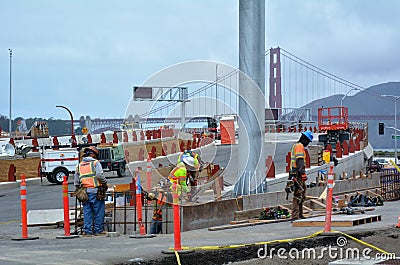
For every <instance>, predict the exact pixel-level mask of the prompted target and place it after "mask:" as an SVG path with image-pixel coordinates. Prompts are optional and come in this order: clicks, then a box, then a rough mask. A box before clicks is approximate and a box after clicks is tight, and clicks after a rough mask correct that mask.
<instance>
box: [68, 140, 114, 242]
mask: <svg viewBox="0 0 400 265" xmlns="http://www.w3.org/2000/svg"><path fill="white" fill-rule="evenodd" d="M98 155H99V151H98V149H97V148H96V147H94V146H90V147H86V148H85V149H84V150H83V159H82V161H81V162H80V163H79V165H78V166H77V167H76V171H75V176H74V185H75V187H76V188H79V187H80V186H81V185H82V186H83V187H85V188H86V192H87V195H88V200H87V201H85V202H83V219H84V224H83V235H86V236H88V235H104V234H105V232H104V215H105V201H104V199H105V191H106V190H107V180H106V178H105V177H104V173H103V168H102V166H101V163H100V161H98V160H97V158H98Z"/></svg>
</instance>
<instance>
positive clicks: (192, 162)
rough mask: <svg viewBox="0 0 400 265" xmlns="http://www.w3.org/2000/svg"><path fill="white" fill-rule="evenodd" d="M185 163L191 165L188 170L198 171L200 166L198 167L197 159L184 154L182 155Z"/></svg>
mask: <svg viewBox="0 0 400 265" xmlns="http://www.w3.org/2000/svg"><path fill="white" fill-rule="evenodd" d="M182 161H183V163H185V164H186V165H188V166H189V168H188V170H190V171H198V168H197V167H196V163H195V159H194V158H193V157H191V156H183V157H182Z"/></svg>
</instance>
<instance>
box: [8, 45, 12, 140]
mask: <svg viewBox="0 0 400 265" xmlns="http://www.w3.org/2000/svg"><path fill="white" fill-rule="evenodd" d="M8 51H9V52H10V120H9V121H8V131H9V133H10V138H11V129H12V125H11V124H12V123H11V121H12V118H11V109H12V108H11V98H12V97H11V84H12V82H11V70H12V49H8Z"/></svg>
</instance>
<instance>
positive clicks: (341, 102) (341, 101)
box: [340, 88, 361, 107]
mask: <svg viewBox="0 0 400 265" xmlns="http://www.w3.org/2000/svg"><path fill="white" fill-rule="evenodd" d="M353 90H361V89H359V88H352V89H350V90H349V91H347V93H346V95H344V96H343V97H342V99H341V100H340V106H341V107H343V100H344V98H345V97H347V96H348V95H349V93H350V92H351V91H353Z"/></svg>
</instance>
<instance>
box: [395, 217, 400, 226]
mask: <svg viewBox="0 0 400 265" xmlns="http://www.w3.org/2000/svg"><path fill="white" fill-rule="evenodd" d="M396 227H397V228H400V216H399V218H397V225H396Z"/></svg>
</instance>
